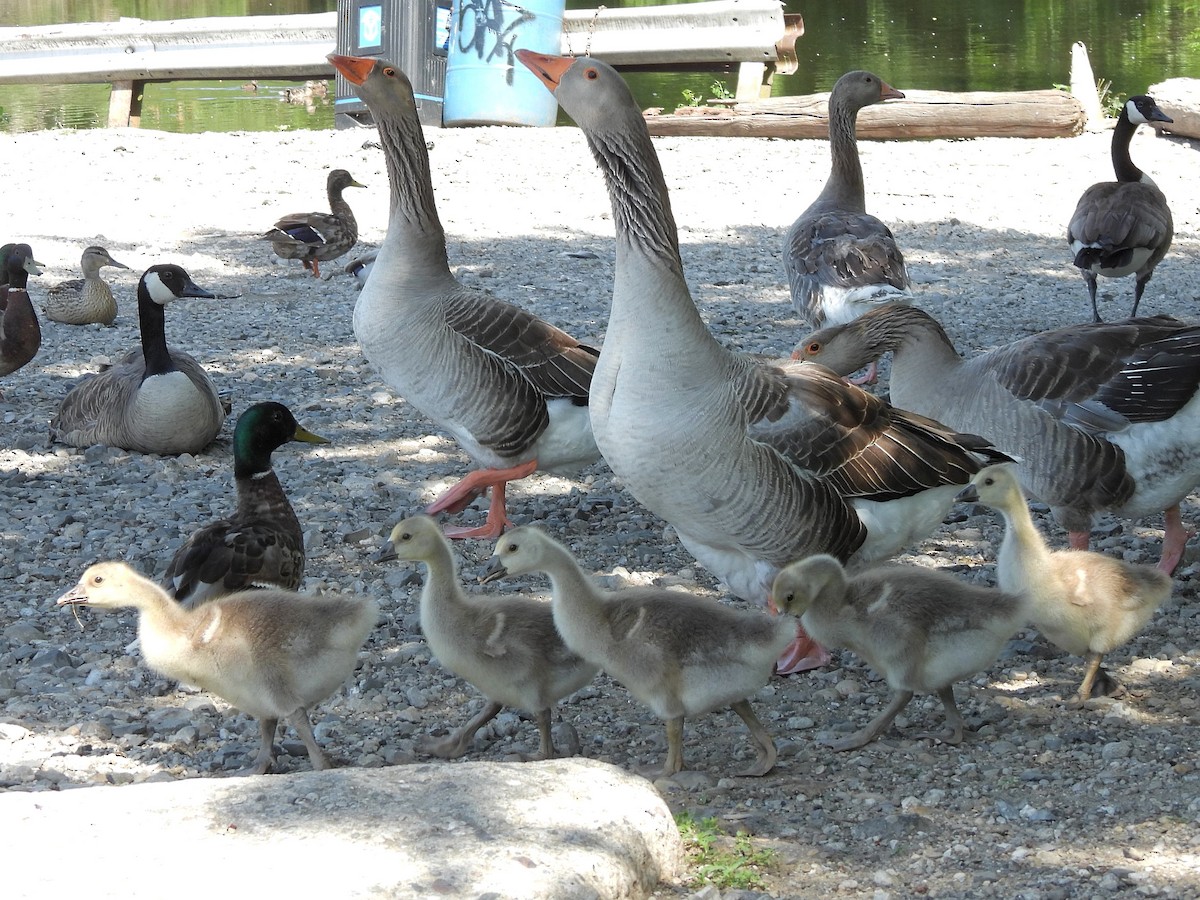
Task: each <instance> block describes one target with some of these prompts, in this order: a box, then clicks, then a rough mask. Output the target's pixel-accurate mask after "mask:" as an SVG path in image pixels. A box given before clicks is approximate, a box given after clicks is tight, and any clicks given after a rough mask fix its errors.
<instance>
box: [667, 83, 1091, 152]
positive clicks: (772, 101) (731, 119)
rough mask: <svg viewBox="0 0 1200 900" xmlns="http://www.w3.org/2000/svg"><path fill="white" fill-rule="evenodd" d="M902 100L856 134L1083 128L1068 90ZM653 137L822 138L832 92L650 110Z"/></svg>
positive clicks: (917, 135)
mask: <svg viewBox="0 0 1200 900" xmlns="http://www.w3.org/2000/svg"><path fill="white" fill-rule="evenodd" d="M904 93H905V99H903V100H895V101H892V102H889V103H880V104H876V105H875V106H868V107H867V108H866V109H864V110H862V111H861V112H860V113H859V114H858V136H859V137H860V138H866V139H868V140H913V139H916V140H922V139H931V138H971V137H1020V138H1041V137H1073V136H1075V135H1077V134H1080V133H1081V132H1082V131H1083V127H1084V124H1085V122H1086V118H1087V117H1086V115H1085V114H1084V111H1083V104H1081V103H1080V102H1079V100H1077V99H1076V98H1075V97H1073V96H1072V95H1071V94H1068V93H1067V92H1065V91H1056V90H1045V91H1015V92H989V91H973V92H968V93H951V92H947V91H905V92H904ZM645 119H646V124H647V126H648V127H649V129H650V133H651V134H653V135H703V136H707V137H720V136H742V137H778V138H827V137H828V136H829V95H828V94H811V95H808V96H804V97H770V98H767V99H763V100H755V101H750V102H737V103H733V104H731V105H728V106H722V107H681V108H679V109H676V110H675V112H674V113H673V114H663V113H661V112H656V111H651V110H648V111H647V112H646V113H645Z"/></svg>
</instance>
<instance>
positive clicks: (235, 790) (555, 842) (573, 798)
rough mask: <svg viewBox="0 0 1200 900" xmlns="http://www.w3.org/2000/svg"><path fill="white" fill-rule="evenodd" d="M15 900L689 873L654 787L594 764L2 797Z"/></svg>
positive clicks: (505, 886)
mask: <svg viewBox="0 0 1200 900" xmlns="http://www.w3.org/2000/svg"><path fill="white" fill-rule="evenodd" d="M0 821H3V822H4V830H5V835H6V837H5V841H4V843H5V854H4V855H5V858H6V859H7V860H8V863H7V865H6V866H5V872H4V874H3V877H0V885H2V888H0V890H2V892H3V895H4V896H5V897H9V898H17V897H88V898H89V900H95V898H98V897H126V898H138V897H153V898H161V897H167V896H171V897H176V898H180V897H209V898H211V897H220V896H235V895H236V896H256V895H257V896H268V895H270V896H280V897H289V896H290V897H339V898H347V897H389V898H408V897H412V898H417V897H421V898H426V897H434V896H438V897H447V898H459V897H462V898H468V897H469V898H477V897H489V898H496V900H500V898H555V900H575V898H578V900H585V898H586V900H600V898H603V900H609V898H639V897H645V896H647V895H649V893H650V892H651V891H652V890H653V888H654V886H655V884H657V883H658V882H659V881H660V880H661V879H670V878H672V877H674V876H675V874H676V873H677V871H678V867H679V864H680V860H681V847H680V839H679V834H678V831H677V830H676V828H675V824H674V821H673V820H672V818H671V814H670V811H669V810H668V809H667V806H666V804H664V803H663V801H662V799H661V798H660V797H659V796H658V794H657V793H656V791H655V790H654V788H653V787H652V786H651V785H650V783H649V782H647V781H645V780H644V779H641V778H638V777H636V776H633V775H630V774H628V773H626V772H623V771H622V770H620V769H617V768H615V767H612V766H609V765H605V764H603V763H598V762H593V761H589V760H581V759H572V760H553V761H548V762H541V763H526V764H513V763H490V762H478V763H461V764H457V765H448V764H441V765H438V764H430V765H412V766H400V767H396V768H388V769H335V770H332V771H326V772H304V773H297V774H293V775H277V776H265V777H252V778H241V779H234V778H222V779H191V780H188V781H177V782H161V783H155V784H140V785H133V786H129V787H120V788H110V787H96V788H82V789H78V790H72V791H66V792H62V793H54V794H50V793H16V792H13V793H8V794H5V795H0Z"/></svg>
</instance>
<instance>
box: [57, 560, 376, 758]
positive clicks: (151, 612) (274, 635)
mask: <svg viewBox="0 0 1200 900" xmlns="http://www.w3.org/2000/svg"><path fill="white" fill-rule="evenodd" d="M58 605H59V606H95V607H98V608H100V609H120V608H123V607H132V608H133V609H136V610H137V613H138V626H137V631H138V645H139V646H140V647H141V651H142V656H143V657H144V658H145V660H146V665H148V666H149V667H150V668H152V669H153V670H154V671H156V672H159V673H161V674H162V675H165V676H166V677H167V678H173V679H175V680H177V681H183V682H187V683H189V684H194V685H197V686H198V687H200V688H202V689H204V690H206V691H210V692H211V693H214V694H216V695H217V696H218V697H221V698H222V699H224V700H227V701H228V702H229V703H231V704H233V705H234V706H236V707H237V708H238V709H239V710H241V711H242V712H244V713H246V714H247V715H251V716H254V717H255V718H256V719H258V724H259V733H260V738H261V740H260V744H259V752H258V755H257V756H256V757H255V759H254V761H253V762H252V763H251V764H250V765H249V766H248V767H246V768H245V769H243V770H241V772H240V773H239V774H243V775H263V774H265V773H266V772H267V770H269V769H270V768H271V763H272V761H273V759H274V755H275V750H274V741H275V732H276V730H277V729H278V727H279V721H280V720H281V719H284V720H286V721H287V722H288V723H289V724H290V725H291V726H292V727H293V728H294V729H295V730H296V733H297V734H298V735H300V739H301V740H303V741H304V746H305V748H306V749H307V750H308V756H309V759H310V760H311V761H312V767H313V768H314V769H327V768H329V761H328V760H327V759H326V757H325V754H324V753H323V752H322V751H321V748H320V746H319V745H318V744H317V741H316V738H314V737H313V732H312V724H311V723H310V722H309V719H308V710H309V707H311V706H313V705H314V704H316V703H319V702H320V701H322V700H324V699H325V698H326V697H328V696H329V695H330V694H332V693H333V692H334V691H336V690H337V689H338V688H340V687H341V686H342V683H343V682H344V681H345V680H346V679H347V678H349V677H350V675H351V674H352V673H353V672H354V669H355V667H356V666H357V665H358V650H359V648H360V647H361V646H362V644H363V641H365V640H366V638H367V635H368V634H369V633H370V631H371V629H372V628H374V627H375V622H376V620H377V619H378V618H379V607H378V606H377V605H376V603H375V601H374V600H372V599H370V598H369V597H355V596H340V595H337V594H323V595H322V596H320V597H309V596H306V595H304V594H296V593H293V592H292V591H284V590H264V591H242V592H239V593H234V594H226V595H225V596H224V597H219V598H217V599H216V600H213V601H212V602H211V603H205V604H204V605H203V606H199V607H197V608H195V609H191V610H188V609H184V608H183V607H182V606H180V605H179V604H178V603H176V602H175V601H174V600H172V599H171V598H170V596H168V594H167V592H166V591H164V590H163V589H162V588H161V587H159V586H158V585H157V584H155V583H154V582H153V581H151V580H150V579H148V578H145V577H143V576H141V575H139V574H138V573H137V572H135V571H134V570H133V569H131V568H130V567H129V566H128V565H126V564H125V563H122V562H101V563H96V564H95V565H94V566H90V567H89V568H88V570H87V571H86V572H84V573H83V576H82V577H81V578H80V579H79V582H78V584H76V585H75V587H73V588H72V589H71V590H69V591H67V592H66V593H65V594H63V595H62V596H61V597H59V598H58Z"/></svg>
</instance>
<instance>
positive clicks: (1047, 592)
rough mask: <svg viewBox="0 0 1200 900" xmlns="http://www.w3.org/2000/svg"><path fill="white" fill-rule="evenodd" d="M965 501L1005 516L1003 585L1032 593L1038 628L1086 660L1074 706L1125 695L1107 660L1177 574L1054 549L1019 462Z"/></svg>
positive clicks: (992, 475) (981, 477)
mask: <svg viewBox="0 0 1200 900" xmlns="http://www.w3.org/2000/svg"><path fill="white" fill-rule="evenodd" d="M959 499H960V500H963V501H965V502H968V503H969V502H979V503H985V504H987V505H988V506H991V507H993V508H994V509H997V510H999V511H1000V513H1001V514H1002V515H1003V516H1004V522H1005V527H1004V539H1003V540H1002V541H1001V542H1000V551H999V553H998V554H997V555H996V580H997V582H999V584H1000V588H1001V590H1004V591H1009V592H1011V593H1014V594H1020V595H1022V596H1024V597H1025V598H1027V600H1028V602H1029V617H1030V621H1031V622H1032V623H1033V625H1034V626H1035V627H1036V628H1037V629H1038V631H1040V632H1041V633H1042V634H1043V635H1045V636H1046V638H1047V639H1048V640H1050V641H1051V642H1053V643H1054V644H1056V645H1057V646H1059V647H1061V648H1062V649H1063V650H1066V651H1067V652H1068V653H1071V654H1074V655H1076V656H1082V657H1085V658H1086V660H1087V667H1086V669H1085V670H1084V675H1083V681H1082V682H1081V683H1080V685H1079V690H1078V691H1076V693H1075V696H1074V697H1073V698H1072V699H1071V700H1070V701H1069V703H1068V705H1069V706H1072V707H1080V706H1082V705H1083V704H1084V703H1086V702H1087V700H1088V699H1089V698H1091V697H1095V696H1101V695H1107V696H1113V695H1115V694H1116V693H1118V692H1119V690H1120V686H1119V685H1118V684H1117V682H1116V681H1115V680H1114V679H1113V678H1112V676H1111V675H1109V674H1108V673H1107V672H1105V671H1104V669H1102V668H1101V667H1100V662H1101V660H1102V659H1103V658H1104V654H1106V653H1111V652H1112V651H1113V650H1115V649H1116V648H1117V647H1120V646H1121V645H1122V644H1124V643H1125V642H1126V641H1128V640H1129V639H1130V638H1132V637H1133V636H1134V635H1135V634H1137V633H1138V632H1139V631H1141V630H1142V626H1144V625H1145V624H1146V623H1147V622H1148V621H1149V620H1150V617H1151V616H1152V615H1154V611H1155V610H1156V609H1158V607H1159V606H1161V605H1162V603H1163V602H1164V601H1165V600H1166V599H1167V598H1168V597H1169V596H1171V586H1172V584H1171V578H1170V576H1169V575H1166V574H1165V573H1163V572H1160V571H1158V570H1157V569H1153V568H1151V567H1150V566H1136V565H1132V564H1130V563H1127V562H1125V561H1124V560H1122V559H1115V558H1114V557H1111V556H1104V555H1103V554H1100V553H1093V552H1091V551H1088V550H1051V549H1050V548H1049V547H1047V546H1046V542H1045V540H1044V539H1043V538H1042V535H1041V532H1039V531H1038V530H1037V526H1035V525H1034V524H1033V516H1032V515H1030V513H1029V506H1028V504H1027V503H1026V502H1025V495H1024V494H1023V493H1022V492H1021V485H1020V483H1019V482H1018V481H1017V474H1016V470H1015V468H1014V467H1013V466H1012V465H998V466H988V467H987V468H985V469H983V470H982V471H980V472H978V473H977V474H976V475H975V477H974V478H972V479H971V484H970V485H968V486H967V487H965V488H963V490H962V493H960V494H959Z"/></svg>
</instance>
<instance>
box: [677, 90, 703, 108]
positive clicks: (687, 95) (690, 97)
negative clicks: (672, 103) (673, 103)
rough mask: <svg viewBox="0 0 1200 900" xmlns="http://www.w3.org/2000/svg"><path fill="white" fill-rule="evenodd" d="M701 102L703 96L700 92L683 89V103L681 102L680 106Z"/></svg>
mask: <svg viewBox="0 0 1200 900" xmlns="http://www.w3.org/2000/svg"><path fill="white" fill-rule="evenodd" d="M703 102H704V96H703V95H702V94H697V93H696V92H695V91H693V90H691V89H690V88H684V89H683V103H682V104H681V105H682V106H699V105H700V104H701V103H703Z"/></svg>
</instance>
